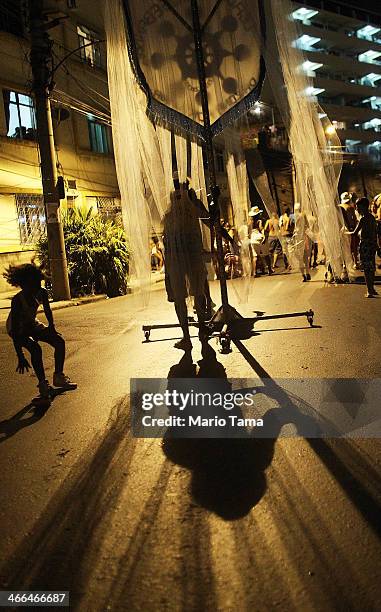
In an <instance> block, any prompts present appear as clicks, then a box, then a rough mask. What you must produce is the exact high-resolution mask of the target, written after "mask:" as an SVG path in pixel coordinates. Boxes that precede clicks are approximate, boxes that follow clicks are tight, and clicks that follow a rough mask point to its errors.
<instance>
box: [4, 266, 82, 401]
mask: <svg viewBox="0 0 381 612" xmlns="http://www.w3.org/2000/svg"><path fill="white" fill-rule="evenodd" d="M3 276H4V278H5V279H6V280H7V282H8V283H9V284H10V285H12V286H13V287H20V288H21V291H19V293H17V294H16V295H15V296H14V297H13V298H12V305H11V311H10V313H9V316H8V319H7V323H6V327H7V332H8V335H9V336H10V337H11V338H12V340H13V344H14V347H15V350H16V354H17V357H18V365H17V368H16V372H19V373H20V374H23V373H24V372H27V371H28V370H29V369H30V367H31V366H30V364H29V362H28V360H27V359H26V357H25V355H24V351H23V349H27V351H29V353H30V359H31V362H32V366H33V369H34V371H35V373H36V376H37V379H38V389H39V392H40V397H41V398H42V399H46V400H49V399H50V387H49V383H48V381H47V379H46V376H45V369H44V363H43V360H42V350H41V346H40V344H39V342H46V343H47V344H50V346H52V347H53V348H54V363H55V368H54V374H53V386H54V387H60V388H64V389H76V387H77V385H76V384H75V383H73V382H71V380H70V378H69V377H68V376H66V375H65V374H64V363H65V340H64V339H63V337H62V336H61V334H59V333H58V332H57V330H56V328H55V327H54V321H53V313H52V311H51V308H50V304H49V299H48V293H47V291H46V289H44V288H43V287H41V281H42V280H43V279H44V275H43V273H42V272H41V270H40V268H38V267H37V266H35V265H34V264H23V265H19V266H9V268H8V269H7V270H6V272H5V273H4V274H3ZM40 305H42V307H43V309H44V313H45V316H46V319H47V322H48V325H47V326H46V325H44V324H43V323H41V322H40V321H39V320H38V319H37V318H36V315H37V310H38V308H39V306H40Z"/></svg>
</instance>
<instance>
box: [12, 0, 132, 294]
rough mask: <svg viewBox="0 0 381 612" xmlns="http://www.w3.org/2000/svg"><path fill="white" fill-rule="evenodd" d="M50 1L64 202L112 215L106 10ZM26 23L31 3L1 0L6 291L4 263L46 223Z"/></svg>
mask: <svg viewBox="0 0 381 612" xmlns="http://www.w3.org/2000/svg"><path fill="white" fill-rule="evenodd" d="M98 6H99V5H98ZM45 7H46V19H47V22H51V21H52V20H57V25H55V27H52V28H51V29H49V35H50V37H51V39H52V41H53V46H52V53H53V57H54V62H55V66H56V71H55V73H54V82H55V85H54V90H53V92H52V117H53V127H54V139H55V146H56V164H57V171H58V174H59V175H60V176H62V177H63V179H64V184H65V191H66V198H65V199H64V200H62V204H61V205H62V207H63V208H64V207H73V206H78V205H81V206H87V207H90V206H91V207H93V208H94V209H97V210H98V211H100V212H101V213H102V214H105V215H107V216H111V217H112V216H114V215H115V214H117V213H118V211H119V210H120V199H119V198H120V196H119V191H118V185H117V180H116V173H115V164H114V159H113V148H112V138H111V129H110V109H109V103H108V87H107V73H106V45H105V42H104V38H105V36H104V32H103V26H102V22H103V15H102V13H101V10H94V3H93V2H92V1H91V0H57V1H53V0H47V1H46V2H45ZM27 23H28V19H27V3H26V2H24V1H23V0H1V1H0V88H1V90H2V91H1V96H0V291H1V290H4V289H5V288H6V287H7V285H6V284H5V282H4V281H3V279H2V274H1V273H2V271H3V269H4V267H5V266H6V265H8V263H9V262H10V261H12V262H21V261H26V260H27V261H29V260H30V258H31V256H33V246H34V244H35V241H36V238H37V237H38V235H39V234H40V233H41V231H44V227H45V211H44V203H43V197H42V184H41V175H40V166H39V151H38V145H37V142H36V126H35V114H34V102H33V94H32V93H31V84H32V75H31V68H30V63H29V53H30V46H29V37H28V31H27ZM90 43H92V44H90ZM85 45H86V46H85ZM81 46H82V47H83V48H82V49H79V50H78V47H81ZM75 50H76V51H75ZM73 51H74V52H73ZM72 52H73V53H72ZM65 58H66V59H65ZM64 59H65V61H63V63H62V64H60V62H61V61H62V60H64ZM59 64H60V65H59Z"/></svg>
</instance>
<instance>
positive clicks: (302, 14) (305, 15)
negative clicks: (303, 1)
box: [291, 7, 319, 21]
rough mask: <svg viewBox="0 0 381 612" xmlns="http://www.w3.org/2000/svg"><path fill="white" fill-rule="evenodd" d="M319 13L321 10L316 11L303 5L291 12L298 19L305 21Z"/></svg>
mask: <svg viewBox="0 0 381 612" xmlns="http://www.w3.org/2000/svg"><path fill="white" fill-rule="evenodd" d="M318 13H319V11H314V10H313V9H308V8H305V7H302V8H299V9H297V10H296V11H294V12H293V13H291V15H292V17H293V18H294V19H295V20H296V21H304V20H305V19H311V17H315V15H317V14H318Z"/></svg>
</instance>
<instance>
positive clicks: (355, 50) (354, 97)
mask: <svg viewBox="0 0 381 612" xmlns="http://www.w3.org/2000/svg"><path fill="white" fill-rule="evenodd" d="M293 4H294V11H293V13H292V16H293V18H294V20H295V21H297V23H298V25H299V28H300V36H299V38H298V39H297V40H296V41H294V44H295V45H297V46H298V47H300V48H301V49H303V51H304V54H305V57H306V61H305V63H304V65H303V68H304V70H305V71H306V73H307V74H308V75H309V76H310V77H311V78H312V79H313V87H312V91H311V93H313V94H315V95H316V96H317V99H318V101H319V103H320V105H321V106H322V108H323V111H324V112H326V113H327V115H328V117H329V118H330V120H331V121H332V123H333V126H334V127H335V129H336V132H337V134H338V136H339V137H340V140H341V143H342V145H343V150H344V152H345V153H347V154H354V155H355V156H356V155H357V156H360V157H362V159H368V160H369V162H370V163H372V164H373V169H374V171H375V172H374V173H373V182H374V185H373V184H371V185H370V191H375V190H376V191H377V189H378V190H380V188H381V183H380V181H379V176H377V174H378V169H379V167H380V163H381V6H380V7H378V3H377V2H375V3H374V7H375V9H374V12H370V11H366V10H362V9H361V8H358V7H357V8H356V7H354V6H352V5H351V2H341V1H336V2H335V1H331V0H309V1H308V2H294V3H293ZM373 195H374V194H373Z"/></svg>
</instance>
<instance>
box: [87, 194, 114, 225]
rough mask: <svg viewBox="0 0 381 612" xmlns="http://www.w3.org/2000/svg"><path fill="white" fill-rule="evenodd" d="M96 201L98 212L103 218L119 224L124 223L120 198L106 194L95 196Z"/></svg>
mask: <svg viewBox="0 0 381 612" xmlns="http://www.w3.org/2000/svg"><path fill="white" fill-rule="evenodd" d="M87 199H89V198H87ZM95 202H96V206H97V210H98V214H100V215H101V217H102V218H103V219H105V220H107V221H113V222H114V223H116V224H117V225H123V222H122V208H121V205H120V200H119V199H116V198H110V197H105V196H95Z"/></svg>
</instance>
